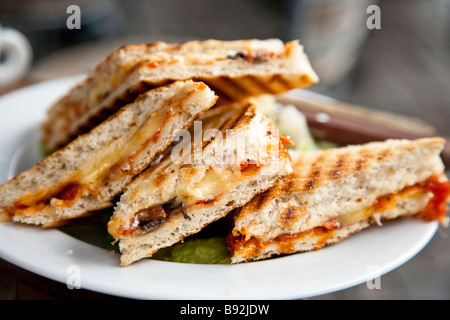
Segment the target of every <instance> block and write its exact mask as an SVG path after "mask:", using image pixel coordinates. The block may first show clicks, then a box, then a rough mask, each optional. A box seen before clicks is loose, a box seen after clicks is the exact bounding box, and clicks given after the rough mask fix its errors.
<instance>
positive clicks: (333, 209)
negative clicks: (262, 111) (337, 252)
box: [228, 138, 450, 263]
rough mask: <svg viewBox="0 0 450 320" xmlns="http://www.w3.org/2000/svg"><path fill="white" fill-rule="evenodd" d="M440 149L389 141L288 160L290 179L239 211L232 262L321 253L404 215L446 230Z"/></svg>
mask: <svg viewBox="0 0 450 320" xmlns="http://www.w3.org/2000/svg"><path fill="white" fill-rule="evenodd" d="M444 143H445V141H444V140H443V139H441V138H424V139H419V140H415V141H409V140H388V141H385V142H373V143H368V144H366V145H359V146H348V147H344V148H337V149H328V150H322V151H318V152H307V153H295V154H293V162H292V166H293V173H292V174H290V175H289V176H288V177H286V178H285V179H284V180H283V181H281V182H280V183H278V184H277V185H276V186H275V187H273V188H271V189H269V190H268V191H266V192H264V193H262V194H260V195H258V196H257V197H255V198H254V199H253V200H252V201H251V202H249V203H248V204H247V205H245V206H244V207H242V208H240V209H239V210H237V213H236V215H235V217H234V227H233V230H232V232H231V233H230V235H229V236H228V244H229V248H230V250H231V252H232V256H233V257H232V262H233V263H238V262H243V261H251V260H260V259H264V258H267V257H270V256H272V255H278V254H287V253H293V252H299V251H308V250H312V249H319V248H321V247H323V246H325V245H328V244H331V243H335V242H338V241H340V240H342V239H344V238H346V237H348V236H350V235H351V234H352V233H354V232H357V231H359V230H361V229H363V228H366V227H367V226H369V225H370V224H371V223H372V222H376V221H381V220H382V219H394V218H396V217H399V216H403V215H413V214H419V215H420V216H422V217H424V218H425V219H427V220H438V221H441V222H442V223H446V221H447V217H446V200H447V198H448V196H449V194H450V188H449V185H448V180H447V178H446V177H445V175H444V174H443V170H444V166H443V163H442V160H441V158H440V156H439V154H440V152H441V150H442V149H443V146H444ZM438 199H439V200H438ZM430 201H432V202H431V204H430ZM436 201H437V202H436ZM430 205H431V207H430Z"/></svg>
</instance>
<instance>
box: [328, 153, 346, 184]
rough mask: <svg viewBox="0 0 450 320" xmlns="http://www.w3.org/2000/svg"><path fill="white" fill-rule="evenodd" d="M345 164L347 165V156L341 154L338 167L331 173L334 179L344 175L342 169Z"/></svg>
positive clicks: (337, 163)
mask: <svg viewBox="0 0 450 320" xmlns="http://www.w3.org/2000/svg"><path fill="white" fill-rule="evenodd" d="M344 164H345V154H341V155H340V156H339V158H338V160H337V162H336V165H335V166H334V167H333V170H332V171H331V177H332V178H333V179H336V178H337V177H339V176H340V175H341V174H342V173H343V172H342V171H343V170H342V169H343V168H342V167H343V165H344Z"/></svg>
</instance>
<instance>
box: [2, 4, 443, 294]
mask: <svg viewBox="0 0 450 320" xmlns="http://www.w3.org/2000/svg"><path fill="white" fill-rule="evenodd" d="M74 4H75V5H77V6H78V7H79V8H80V13H81V14H80V18H81V19H80V21H81V25H80V28H79V29H69V28H68V27H67V24H66V22H67V20H68V18H69V17H70V16H71V14H72V13H68V12H67V8H68V7H69V6H70V5H74ZM373 4H375V5H378V6H379V8H380V9H381V20H380V26H381V28H380V29H373V30H369V28H367V25H366V22H367V19H368V18H369V16H370V15H371V14H372V12H371V13H367V8H368V7H369V6H370V5H373ZM0 24H1V26H2V28H3V29H2V30H6V29H7V28H13V29H15V30H17V31H19V32H20V33H21V34H22V35H24V36H25V38H26V41H27V42H28V43H29V46H30V48H31V50H30V51H31V53H32V55H31V56H30V63H29V64H28V65H27V67H26V70H25V71H24V72H23V73H22V74H21V76H20V77H18V78H17V79H15V80H14V81H11V82H9V83H4V84H3V85H2V86H0V93H6V92H8V91H11V90H13V89H16V88H19V87H21V86H24V85H28V84H32V83H35V82H39V81H45V80H49V79H54V78H58V77H63V76H68V75H72V74H80V73H85V72H89V71H90V70H91V69H92V68H93V67H94V66H95V65H96V64H97V63H98V62H99V61H100V60H101V59H102V58H103V57H105V56H106V55H107V54H108V53H109V52H110V51H111V50H113V49H115V48H117V47H119V46H121V45H124V44H129V43H137V42H151V41H155V40H162V41H167V42H173V41H186V40H190V39H208V38H215V39H222V40H232V39H244V38H260V39H265V38H280V39H282V40H285V41H288V40H292V39H299V40H300V42H301V43H302V44H303V45H304V46H305V51H306V53H307V54H308V56H309V58H310V60H311V63H312V65H313V68H314V69H315V70H316V71H317V73H318V74H319V77H320V79H321V82H320V84H319V85H316V86H314V87H312V88H310V90H312V91H316V92H319V93H323V94H325V95H327V96H331V97H333V98H336V99H338V100H340V101H344V102H348V103H351V104H355V105H360V106H364V107H366V108H370V109H376V110H384V111H390V112H395V113H398V114H403V115H408V116H413V117H417V118H419V119H421V120H423V121H426V122H427V123H429V124H431V125H432V126H434V127H435V128H436V129H437V131H438V132H439V134H441V135H444V136H450V126H449V120H450V0H395V1H394V0H379V1H371V0H245V1H239V0H222V1H211V0H171V1H167V0H166V1H163V0H134V1H124V0H96V1H88V0H82V1H75V0H70V1H66V0H20V1H17V0H2V1H1V2H0ZM1 34H2V33H0V39H1ZM1 48H2V47H0V76H1V72H2V71H1V70H2V69H1V65H2V64H5V63H6V62H8V61H9V60H10V59H12V57H11V51H8V50H6V49H7V48H6V47H4V49H3V50H2V49H1ZM3 72H4V71H3ZM448 233H449V232H448V231H447V230H439V232H438V234H437V235H436V236H435V238H434V239H433V241H432V242H431V243H430V244H429V245H428V246H427V247H426V248H425V250H423V251H422V252H421V253H420V254H419V255H418V256H417V257H415V258H414V259H413V260H412V261H410V262H408V263H406V264H405V265H403V266H402V267H400V268H398V269H396V270H394V271H393V272H391V273H389V274H388V275H386V276H384V277H383V279H382V284H383V287H382V289H381V290H368V289H367V287H366V286H365V285H361V286H357V287H355V288H350V289H348V290H343V291H341V292H337V293H333V294H329V295H325V296H322V297H317V299H320V298H332V299H334V298H336V299H340V298H345V299H372V298H374V299H376V298H385V299H397V298H399V299H408V298H411V299H421V298H425V299H449V298H450V256H449V255H448V253H447V252H448V251H447V248H448V244H449V240H448Z"/></svg>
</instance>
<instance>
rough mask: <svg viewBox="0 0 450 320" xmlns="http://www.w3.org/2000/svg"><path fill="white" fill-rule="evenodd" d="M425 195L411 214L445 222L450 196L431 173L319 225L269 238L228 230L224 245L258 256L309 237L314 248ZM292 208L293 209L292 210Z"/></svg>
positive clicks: (441, 178) (284, 250) (449, 188)
mask: <svg viewBox="0 0 450 320" xmlns="http://www.w3.org/2000/svg"><path fill="white" fill-rule="evenodd" d="M419 196H426V197H427V199H428V200H427V203H426V205H425V207H424V208H423V209H422V210H421V211H420V212H418V213H417V212H414V214H415V216H416V217H418V218H421V219H424V220H425V221H439V222H442V223H446V220H447V217H446V212H447V210H448V206H447V201H448V200H449V199H450V184H449V181H448V179H447V177H446V176H445V175H444V174H441V175H433V176H431V177H430V178H428V179H427V180H426V181H424V182H421V183H417V184H415V185H413V186H408V187H406V188H404V189H403V190H401V191H400V192H398V193H396V194H388V195H383V196H380V197H378V198H377V200H376V201H375V202H374V203H373V205H372V206H369V207H365V208H362V209H361V210H358V211H355V212H349V213H343V214H340V215H338V216H337V217H336V218H334V219H332V220H329V221H327V222H325V223H324V224H323V225H320V226H317V227H314V228H312V229H310V230H306V231H302V232H299V233H290V234H281V235H278V236H276V237H275V238H272V239H268V240H266V239H259V238H258V237H255V236H253V235H246V234H241V233H240V232H237V231H234V232H230V233H229V234H228V236H227V246H228V248H229V250H230V252H231V253H232V254H236V255H238V256H240V257H249V258H255V257H258V256H259V255H260V254H261V253H262V252H263V251H264V250H265V249H266V248H269V247H271V246H274V245H275V246H276V251H277V252H276V253H277V254H289V253H293V252H296V251H297V250H296V249H295V244H296V243H298V242H299V241H307V240H312V241H313V242H314V247H313V248H312V249H311V250H318V249H321V248H323V247H324V246H326V245H327V241H328V240H329V239H331V238H332V237H334V236H335V235H336V232H337V231H338V230H341V229H343V228H347V227H351V226H354V225H357V224H359V223H360V222H363V221H368V222H369V223H380V218H381V219H382V218H383V213H385V212H387V211H389V210H393V209H395V208H396V205H397V204H398V203H400V202H401V200H402V199H403V200H404V199H411V198H415V197H419ZM294 209H295V208H293V210H294Z"/></svg>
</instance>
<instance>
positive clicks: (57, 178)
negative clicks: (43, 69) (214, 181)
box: [0, 80, 217, 227]
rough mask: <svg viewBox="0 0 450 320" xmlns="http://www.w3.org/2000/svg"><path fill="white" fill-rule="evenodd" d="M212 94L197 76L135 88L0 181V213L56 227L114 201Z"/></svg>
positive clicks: (206, 104)
mask: <svg viewBox="0 0 450 320" xmlns="http://www.w3.org/2000/svg"><path fill="white" fill-rule="evenodd" d="M216 100H217V96H216V95H215V94H214V92H213V91H212V90H211V89H210V88H209V87H207V86H206V85H205V84H204V83H202V82H194V81H191V80H188V81H176V82H173V83H170V84H168V85H165V86H161V87H158V88H155V89H152V90H148V91H147V92H145V93H143V94H141V95H140V96H139V97H138V98H137V99H136V100H135V101H134V102H132V103H130V104H128V105H126V106H124V107H123V108H121V109H120V110H119V111H117V112H116V113H115V114H114V115H112V116H110V117H109V118H108V119H107V120H105V121H104V122H102V123H101V124H100V125H98V126H97V127H95V128H94V129H93V130H91V131H90V132H88V133H86V134H84V135H81V136H79V137H78V138H76V139H75V140H73V141H72V142H71V143H69V144H67V145H66V146H65V147H63V148H61V149H59V150H57V151H55V152H54V153H52V154H51V155H49V156H47V157H46V158H44V159H43V160H42V161H40V162H39V163H37V164H35V165H34V166H33V167H31V168H30V169H28V170H26V171H23V172H21V173H19V174H18V175H17V176H16V177H14V178H12V179H10V180H9V181H7V182H5V183H4V184H3V185H1V186H0V194H1V197H0V220H3V221H15V222H22V223H28V224H35V225H42V226H43V227H57V226H61V225H62V224H64V223H66V222H67V221H70V220H72V219H75V218H80V217H83V216H87V215H89V214H92V213H95V212H97V211H99V210H102V209H105V208H107V207H111V206H112V200H113V199H114V198H115V197H117V196H118V195H119V194H120V193H121V192H122V191H123V189H124V188H125V186H126V185H127V184H128V183H130V182H131V181H132V179H134V177H135V176H136V175H138V174H139V173H140V172H142V171H143V170H144V169H145V168H147V167H148V166H149V165H150V164H151V162H153V161H154V160H155V159H156V158H157V157H158V155H160V154H161V153H162V152H163V151H164V150H165V149H166V148H167V147H168V146H169V145H170V144H171V143H173V141H174V140H175V139H176V137H177V135H178V134H179V132H180V131H182V130H183V129H186V128H188V127H190V126H191V125H192V123H193V122H194V120H195V119H196V118H197V117H199V116H200V115H201V114H203V113H204V112H205V111H207V110H208V109H210V108H211V107H212V106H213V105H214V103H215V102H216Z"/></svg>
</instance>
